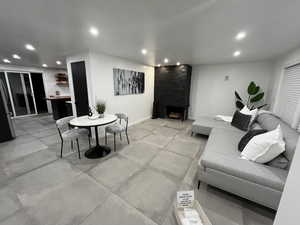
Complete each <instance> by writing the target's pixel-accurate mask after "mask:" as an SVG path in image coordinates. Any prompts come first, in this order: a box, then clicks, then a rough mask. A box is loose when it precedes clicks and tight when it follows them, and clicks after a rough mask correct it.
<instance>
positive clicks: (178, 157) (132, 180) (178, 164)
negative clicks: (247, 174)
mask: <svg viewBox="0 0 300 225" xmlns="http://www.w3.org/2000/svg"><path fill="white" fill-rule="evenodd" d="M14 123H15V127H16V133H17V138H16V139H15V140H13V141H10V142H6V143H0V205H1V207H0V225H80V224H82V225H99V224H103V225H119V224H122V225H144V224H145V225H155V224H160V225H175V224H176V221H175V220H174V215H173V203H174V201H175V196H176V191H178V190H190V189H195V192H196V198H197V199H198V200H199V202H200V203H201V204H202V206H203V208H204V210H205V211H206V213H207V214H208V216H209V218H210V220H211V221H212V223H213V224H214V225H271V224H272V223H273V219H274V216H275V213H274V211H272V210H269V209H267V208H264V207H262V206H259V205H257V204H255V203H252V202H249V201H247V200H244V199H241V198H239V197H237V196H234V195H231V194H229V193H226V192H224V191H221V190H219V189H216V188H214V187H211V186H208V185H206V184H205V183H201V187H200V190H199V191H198V190H197V189H196V188H195V187H196V186H195V185H196V183H197V181H196V180H195V174H196V171H197V161H198V159H199V157H200V155H201V153H202V151H203V149H204V148H205V144H206V141H207V138H205V137H201V136H196V137H191V136H190V128H191V121H185V122H181V121H175V120H162V119H156V120H147V121H145V122H143V123H140V124H137V125H134V126H132V127H130V128H129V137H130V141H131V143H130V145H127V143H126V141H125V138H123V142H120V140H118V144H117V149H118V151H117V152H112V153H111V154H110V155H109V156H107V157H106V158H105V159H96V160H95V159H87V158H85V157H83V158H82V159H81V160H79V159H78V155H77V151H76V150H71V148H70V145H66V148H65V149H64V152H63V158H62V159H61V158H60V157H59V154H60V150H59V149H60V144H59V137H58V134H57V130H56V127H55V123H54V121H53V119H52V117H51V116H50V115H41V116H35V117H25V118H21V119H16V120H15V121H14ZM101 142H102V143H104V140H103V138H102V139H101ZM112 143H113V142H112V139H111V138H109V144H110V146H111V147H112ZM80 146H81V149H82V153H84V151H85V150H86V149H87V148H88V144H87V140H86V139H83V140H80ZM82 155H83V154H82Z"/></svg>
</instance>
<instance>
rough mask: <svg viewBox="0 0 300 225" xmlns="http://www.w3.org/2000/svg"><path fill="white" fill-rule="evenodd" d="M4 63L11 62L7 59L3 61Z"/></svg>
mask: <svg viewBox="0 0 300 225" xmlns="http://www.w3.org/2000/svg"><path fill="white" fill-rule="evenodd" d="M3 62H4V63H11V61H10V60H9V59H3Z"/></svg>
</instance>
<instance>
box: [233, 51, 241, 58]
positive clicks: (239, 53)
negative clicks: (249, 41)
mask: <svg viewBox="0 0 300 225" xmlns="http://www.w3.org/2000/svg"><path fill="white" fill-rule="evenodd" d="M240 55H241V51H235V52H234V53H233V56H234V57H238V56H240Z"/></svg>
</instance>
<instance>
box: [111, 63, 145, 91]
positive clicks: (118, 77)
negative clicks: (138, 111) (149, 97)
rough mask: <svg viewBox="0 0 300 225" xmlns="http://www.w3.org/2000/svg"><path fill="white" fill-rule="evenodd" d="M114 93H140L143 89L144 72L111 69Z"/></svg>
mask: <svg viewBox="0 0 300 225" xmlns="http://www.w3.org/2000/svg"><path fill="white" fill-rule="evenodd" d="M113 75H114V92H115V95H133V94H142V93H144V90H145V73H143V72H136V71H131V70H124V69H117V68H114V69H113Z"/></svg>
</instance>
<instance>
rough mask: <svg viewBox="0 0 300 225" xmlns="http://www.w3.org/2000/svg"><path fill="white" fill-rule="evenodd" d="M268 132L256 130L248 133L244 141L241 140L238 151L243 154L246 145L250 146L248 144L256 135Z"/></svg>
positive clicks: (243, 138)
mask: <svg viewBox="0 0 300 225" xmlns="http://www.w3.org/2000/svg"><path fill="white" fill-rule="evenodd" d="M266 132H268V131H267V130H264V129H257V130H256V129H254V130H249V131H248V132H247V134H245V135H244V136H243V137H242V139H241V140H240V142H239V144H238V149H239V151H240V152H242V151H243V150H244V148H245V147H246V145H247V144H248V142H249V141H250V140H251V139H252V138H253V137H254V136H256V135H259V134H263V133H266Z"/></svg>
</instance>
